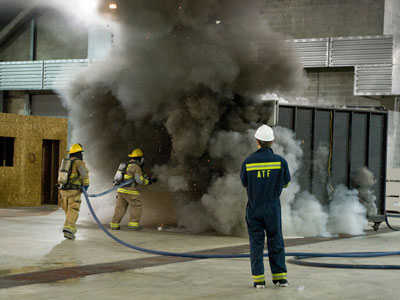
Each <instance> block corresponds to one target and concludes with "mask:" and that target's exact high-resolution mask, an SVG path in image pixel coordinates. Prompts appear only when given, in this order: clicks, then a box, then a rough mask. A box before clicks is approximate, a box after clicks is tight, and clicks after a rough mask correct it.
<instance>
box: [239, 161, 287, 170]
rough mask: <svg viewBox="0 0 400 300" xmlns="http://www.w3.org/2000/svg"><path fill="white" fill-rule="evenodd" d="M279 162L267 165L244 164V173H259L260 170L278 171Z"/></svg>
mask: <svg viewBox="0 0 400 300" xmlns="http://www.w3.org/2000/svg"><path fill="white" fill-rule="evenodd" d="M280 168H281V162H280V161H277V162H269V163H254V164H246V171H247V172H249V171H261V170H273V169H280Z"/></svg>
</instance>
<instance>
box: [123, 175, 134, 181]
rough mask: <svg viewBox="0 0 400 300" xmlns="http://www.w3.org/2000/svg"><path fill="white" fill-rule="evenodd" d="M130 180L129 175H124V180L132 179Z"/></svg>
mask: <svg viewBox="0 0 400 300" xmlns="http://www.w3.org/2000/svg"><path fill="white" fill-rule="evenodd" d="M132 178H133V176H131V175H127V174H125V175H124V179H127V180H129V179H132Z"/></svg>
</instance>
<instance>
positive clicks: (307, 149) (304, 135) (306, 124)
mask: <svg viewBox="0 0 400 300" xmlns="http://www.w3.org/2000/svg"><path fill="white" fill-rule="evenodd" d="M313 123H314V122H313V109H312V108H304V107H302V108H298V109H297V116H296V129H295V132H296V138H297V139H298V140H300V141H301V148H302V149H303V164H302V167H301V174H302V176H300V177H299V184H300V187H301V188H302V190H308V191H310V190H311V181H310V178H311V166H312V154H313V151H312V149H313V144H312V140H313Z"/></svg>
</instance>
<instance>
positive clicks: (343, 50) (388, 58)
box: [329, 36, 393, 67]
mask: <svg viewBox="0 0 400 300" xmlns="http://www.w3.org/2000/svg"><path fill="white" fill-rule="evenodd" d="M392 63H393V37H392V36H359V37H338V38H331V43H330V57H329V65H330V66H333V67H343V66H356V65H366V64H367V65H371V64H392Z"/></svg>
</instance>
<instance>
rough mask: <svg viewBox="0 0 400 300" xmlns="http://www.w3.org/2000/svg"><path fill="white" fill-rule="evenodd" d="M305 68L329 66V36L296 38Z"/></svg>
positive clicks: (297, 48)
mask: <svg viewBox="0 0 400 300" xmlns="http://www.w3.org/2000/svg"><path fill="white" fill-rule="evenodd" d="M294 45H295V48H296V50H297V52H298V54H299V57H300V60H301V62H302V64H303V66H304V67H305V68H314V67H327V66H328V47H329V38H320V39H301V40H294Z"/></svg>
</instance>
